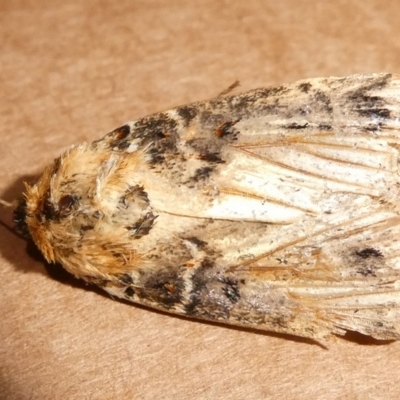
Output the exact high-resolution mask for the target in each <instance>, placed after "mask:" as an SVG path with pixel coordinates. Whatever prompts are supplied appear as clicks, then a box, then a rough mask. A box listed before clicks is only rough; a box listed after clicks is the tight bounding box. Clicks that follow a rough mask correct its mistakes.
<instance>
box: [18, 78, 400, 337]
mask: <svg viewBox="0 0 400 400" xmlns="http://www.w3.org/2000/svg"><path fill="white" fill-rule="evenodd" d="M399 157H400V77H397V76H393V75H391V74H372V75H354V76H349V77H345V78H320V79H310V80H303V81H299V82H295V83H293V84H289V85H282V86H278V87H269V88H261V89H256V90H252V91H250V92H247V93H243V94H239V95H229V94H228V95H225V94H224V95H221V96H219V97H217V98H215V99H212V100H209V101H205V102H197V103H193V104H189V105H185V106H182V107H177V108H174V109H172V110H169V111H166V112H162V113H158V114H153V115H150V116H147V117H145V118H142V119H139V120H136V121H133V122H129V123H127V124H125V125H123V126H121V127H120V128H117V129H115V130H114V131H112V132H110V133H108V134H107V135H105V136H104V137H103V138H102V139H100V140H96V141H94V142H92V143H84V144H80V145H78V146H75V147H72V148H71V149H69V150H68V151H66V152H65V153H64V154H63V155H61V156H60V157H59V158H57V159H56V160H55V161H54V162H53V163H52V164H51V165H50V166H48V167H47V168H46V169H45V171H44V173H43V175H42V177H41V178H40V179H39V180H38V181H37V182H36V183H35V184H34V185H26V192H25V194H24V197H23V200H22V201H20V203H19V205H18V207H17V209H16V210H15V221H16V224H17V228H18V229H19V231H21V232H23V233H25V234H26V235H27V236H29V237H30V238H32V239H33V241H34V242H35V244H36V245H37V247H38V248H39V249H40V251H41V252H42V253H43V255H44V257H45V258H46V259H47V260H48V261H49V262H52V263H56V262H57V263H60V264H61V265H62V266H63V267H64V268H65V269H66V270H68V271H69V272H70V273H72V274H73V275H75V276H76V277H78V278H81V279H83V280H85V281H87V282H91V283H95V284H97V285H98V286H100V287H101V288H103V289H104V290H106V291H107V292H108V293H110V294H111V295H113V296H117V297H120V298H123V299H126V300H130V301H132V302H135V303H140V304H144V305H146V306H149V307H153V308H156V309H161V310H164V311H168V312H171V313H175V314H181V315H186V316H190V317H194V318H200V319H205V320H211V321H219V322H225V323H227V324H233V325H239V326H245V327H252V328H257V329H263V330H267V331H275V332H284V333H289V334H294V335H299V336H303V337H308V338H313V339H321V338H328V337H330V336H332V335H343V334H345V333H346V331H358V332H360V333H363V334H366V335H370V336H372V337H374V338H377V339H399V338H400V241H399V240H397V239H398V238H399V236H400V206H399V204H400V203H399V198H400V186H399V185H400V181H399Z"/></svg>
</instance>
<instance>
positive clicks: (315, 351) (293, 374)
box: [0, 0, 400, 400]
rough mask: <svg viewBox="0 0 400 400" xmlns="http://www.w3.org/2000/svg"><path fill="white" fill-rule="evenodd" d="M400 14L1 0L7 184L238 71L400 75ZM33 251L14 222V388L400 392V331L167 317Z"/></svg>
mask: <svg viewBox="0 0 400 400" xmlns="http://www.w3.org/2000/svg"><path fill="white" fill-rule="evenodd" d="M399 12H400V4H399V3H398V2H396V1H390V0H371V1H369V0H367V1H364V2H356V1H350V2H349V1H345V0H338V1H335V2H318V1H306V0H304V1H297V0H281V1H269V0H267V1H265V0H259V1H257V0H246V1H240V0H232V1H215V0H203V1H201V2H188V1H184V0H146V1H140V0H137V1H129V0H120V1H117V2H116V1H94V0H83V1H80V2H65V1H61V0H36V1H29V0H5V1H1V2H0V43H1V48H2V50H1V52H0V79H1V96H0V115H1V118H0V124H1V130H0V132H1V133H0V138H1V144H0V197H2V198H6V199H7V200H12V199H13V198H14V197H17V196H19V194H20V192H21V190H22V181H23V180H29V179H31V177H32V176H35V175H37V174H39V173H40V171H41V170H42V169H43V167H44V166H45V165H46V164H47V163H48V162H49V161H50V160H52V159H53V158H54V157H56V156H57V155H59V154H60V152H62V151H63V150H65V149H66V148H68V147H69V146H70V145H72V144H77V143H79V142H81V141H84V140H93V139H96V138H99V137H100V136H102V135H103V134H104V133H106V132H108V131H109V130H111V129H113V128H115V127H117V126H119V125H120V124H122V123H124V122H125V121H127V120H131V119H135V118H137V117H140V116H144V115H146V114H149V113H152V112H156V111H161V110H164V109H168V108H171V107H172V106H175V105H180V104H183V103H186V102H190V101H195V100H200V99H205V98H209V97H213V96H214V95H216V94H218V93H219V92H221V91H222V90H224V89H225V88H226V87H228V86H229V85H230V84H231V83H233V82H234V81H235V80H236V79H239V80H240V82H241V89H242V90H246V89H250V88H254V87H258V86H269V85H273V84H279V83H283V82H290V81H294V80H296V79H301V78H309V77H317V76H330V75H331V76H332V75H333V76H341V75H348V74H353V73H364V72H382V71H387V72H396V73H399V72H400V67H399V66H400V51H399V46H400V45H399V39H398V38H399V36H400V35H399V34H400V24H399V23H398V15H399ZM0 217H1V220H2V221H4V222H6V223H7V224H11V215H10V212H9V211H8V210H1V213H0ZM28 250H29V249H27V248H26V244H25V243H24V242H23V241H22V240H20V239H19V238H17V237H16V236H14V235H13V234H12V233H10V232H9V231H8V230H6V229H5V228H4V227H0V316H1V324H0V399H13V400H14V399H18V400H19V399H21V400H22V399H32V400H36V399H41V400H43V399H69V400H70V399H149V400H150V399H174V400H180V399H182V400H183V399H188V398H190V399H217V398H220V399H296V400H297V399H363V400H364V399H398V398H399V397H400V381H399V379H398V366H399V362H400V343H385V344H379V343H376V342H373V341H371V340H368V339H365V338H363V337H360V336H356V335H349V337H347V338H345V339H338V340H336V341H334V342H329V343H322V344H315V343H311V342H308V341H304V340H298V339H295V338H289V337H283V336H277V335H268V334H263V333H255V332H249V331H244V330H239V329H233V328H226V327H222V326H216V325H211V324H205V323H199V322H193V321H188V320H185V319H182V318H176V317H169V316H167V315H164V314H160V313H156V312H151V311H148V310H145V309H142V308H139V307H135V306H129V305H126V304H123V303H120V302H117V301H113V300H112V299H111V298H109V297H107V296H105V295H101V294H100V293H98V292H96V291H92V290H88V289H87V288H85V287H84V285H81V284H79V283H76V282H74V281H72V280H70V279H69V278H68V277H66V276H64V275H63V274H62V273H60V272H59V271H58V270H56V271H55V270H54V269H53V268H52V267H50V268H46V267H45V264H44V263H43V262H42V261H40V260H39V259H37V258H35V257H33V255H32V252H31V251H28ZM49 272H50V274H49Z"/></svg>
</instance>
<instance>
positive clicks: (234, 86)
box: [217, 79, 240, 97]
mask: <svg viewBox="0 0 400 400" xmlns="http://www.w3.org/2000/svg"><path fill="white" fill-rule="evenodd" d="M239 86H240V82H239V80H238V79H236V81H235V82H233V83H232V84H231V85H229V86H228V87H227V88H226V89H224V90H223V91H222V92H221V93H220V94H219V95H218V96H217V97H221V96H226V95H227V94H229V93H231V92H232V91H233V90H235V89H236V88H237V87H239Z"/></svg>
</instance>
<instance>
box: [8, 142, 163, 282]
mask: <svg viewBox="0 0 400 400" xmlns="http://www.w3.org/2000/svg"><path fill="white" fill-rule="evenodd" d="M145 157H146V156H145V153H144V152H141V151H137V152H136V153H118V152H115V151H113V150H112V149H110V148H109V147H106V146H105V145H103V144H101V143H97V144H96V143H92V144H82V145H80V146H76V147H73V148H72V149H70V150H68V151H67V152H66V153H64V154H63V155H62V156H61V157H59V158H58V159H56V160H55V161H54V163H53V164H52V165H50V166H49V167H47V168H46V169H45V171H44V173H43V175H42V176H41V178H40V179H39V180H38V181H37V182H36V184H34V185H28V184H26V191H25V194H24V199H23V200H22V201H21V202H20V204H19V206H18V207H17V208H16V210H15V212H14V220H15V221H16V224H17V229H18V230H19V231H20V232H21V233H22V234H25V236H30V237H31V238H32V239H33V241H34V242H35V244H36V245H37V247H38V248H39V250H40V251H41V252H42V253H43V255H44V257H45V258H46V260H47V261H48V262H52V263H55V262H59V263H61V264H62V265H63V266H64V267H65V268H66V269H67V270H68V271H69V272H71V273H72V274H74V275H75V276H78V277H87V276H91V275H93V276H99V275H100V276H101V275H105V274H108V273H110V272H111V271H112V272H116V273H117V272H118V269H126V263H132V264H135V263H137V261H138V257H139V256H138V254H137V253H136V251H135V248H134V246H132V243H134V242H135V239H139V238H140V237H141V236H143V235H145V234H148V233H149V231H150V229H151V228H152V226H153V224H154V222H155V220H156V218H157V215H155V214H154V213H153V211H152V209H151V205H150V201H149V199H148V197H147V194H146V192H145V189H144V187H143V184H142V183H141V182H140V180H138V179H139V177H140V169H141V168H142V167H143V165H144V161H145Z"/></svg>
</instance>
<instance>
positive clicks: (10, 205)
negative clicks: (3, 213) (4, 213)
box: [0, 199, 18, 208]
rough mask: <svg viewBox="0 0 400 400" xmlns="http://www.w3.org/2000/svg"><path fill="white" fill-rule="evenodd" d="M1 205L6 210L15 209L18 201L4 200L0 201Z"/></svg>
mask: <svg viewBox="0 0 400 400" xmlns="http://www.w3.org/2000/svg"><path fill="white" fill-rule="evenodd" d="M0 204H1V205H2V206H3V207H4V208H15V207H17V206H18V200H13V201H6V200H3V199H0Z"/></svg>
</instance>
